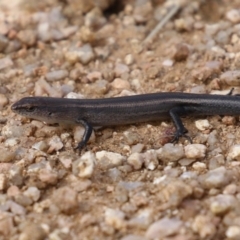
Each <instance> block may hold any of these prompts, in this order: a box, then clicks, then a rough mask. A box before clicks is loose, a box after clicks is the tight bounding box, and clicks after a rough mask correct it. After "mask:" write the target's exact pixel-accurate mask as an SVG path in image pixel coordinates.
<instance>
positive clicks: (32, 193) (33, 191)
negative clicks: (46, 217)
mask: <svg viewBox="0 0 240 240" xmlns="http://www.w3.org/2000/svg"><path fill="white" fill-rule="evenodd" d="M40 193H41V192H40V191H39V189H38V188H37V187H29V188H28V189H27V190H26V191H24V192H23V194H24V195H25V196H27V197H29V198H31V199H32V200H33V201H34V202H36V201H37V200H38V199H39V198H40Z"/></svg>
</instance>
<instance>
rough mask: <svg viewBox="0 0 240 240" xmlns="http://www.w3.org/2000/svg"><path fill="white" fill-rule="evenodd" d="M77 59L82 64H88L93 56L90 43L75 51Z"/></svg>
mask: <svg viewBox="0 0 240 240" xmlns="http://www.w3.org/2000/svg"><path fill="white" fill-rule="evenodd" d="M76 53H77V55H78V59H79V61H80V62H81V63H82V64H88V63H89V62H90V61H92V60H93V59H94V57H95V55H94V52H93V49H92V47H91V45H90V44H85V45H83V46H82V47H80V48H79V49H77V51H76Z"/></svg>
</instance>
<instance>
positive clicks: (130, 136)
mask: <svg viewBox="0 0 240 240" xmlns="http://www.w3.org/2000/svg"><path fill="white" fill-rule="evenodd" d="M123 136H124V139H125V140H126V141H127V143H128V144H129V145H133V144H136V143H138V142H139V139H140V136H139V134H138V133H136V132H130V131H124V132H123Z"/></svg>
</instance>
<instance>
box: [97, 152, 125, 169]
mask: <svg viewBox="0 0 240 240" xmlns="http://www.w3.org/2000/svg"><path fill="white" fill-rule="evenodd" d="M96 159H97V165H98V166H99V167H100V168H101V169H104V170H106V169H110V168H113V167H118V166H121V165H122V164H123V162H124V161H126V157H125V156H122V155H121V154H119V153H114V152H107V151H100V152H96Z"/></svg>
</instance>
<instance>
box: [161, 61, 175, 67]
mask: <svg viewBox="0 0 240 240" xmlns="http://www.w3.org/2000/svg"><path fill="white" fill-rule="evenodd" d="M173 64H174V62H173V60H171V59H166V60H164V61H163V63H162V65H163V66H164V67H172V66H173Z"/></svg>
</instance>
